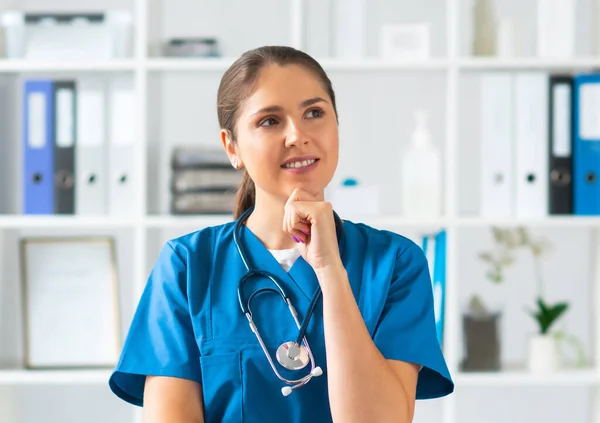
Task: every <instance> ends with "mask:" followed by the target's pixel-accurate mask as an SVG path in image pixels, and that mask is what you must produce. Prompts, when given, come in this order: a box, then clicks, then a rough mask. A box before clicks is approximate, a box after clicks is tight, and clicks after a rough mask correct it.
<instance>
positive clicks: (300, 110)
mask: <svg viewBox="0 0 600 423" xmlns="http://www.w3.org/2000/svg"><path fill="white" fill-rule="evenodd" d="M226 148H227V150H228V153H230V155H231V154H232V153H234V151H235V157H236V158H237V159H238V162H241V163H242V164H243V165H244V166H245V167H246V170H247V171H248V173H249V174H250V177H251V178H252V180H253V181H254V183H255V185H256V188H257V190H262V191H265V192H267V193H269V194H272V195H276V196H281V197H286V198H287V197H288V196H289V195H290V194H291V193H292V191H293V190H294V189H295V188H303V189H305V190H307V191H309V192H311V193H312V194H313V195H317V196H321V197H322V192H323V190H324V188H325V187H326V186H327V184H329V182H330V181H331V178H332V177H333V175H334V173H335V169H336V167H337V162H338V125H337V120H336V116H335V112H334V109H333V105H332V104H331V99H330V98H329V96H328V94H327V92H326V91H325V89H324V88H323V86H322V85H321V83H320V81H319V80H318V79H317V78H316V77H315V76H314V75H313V74H312V73H310V72H309V71H307V70H305V69H304V68H302V67H301V66H297V65H288V66H279V65H269V66H268V67H266V68H264V69H263V70H262V71H261V74H260V76H259V79H258V81H257V84H256V89H255V91H254V92H253V94H252V95H251V96H250V97H249V98H248V99H247V101H245V102H244V104H243V105H242V107H241V109H240V113H239V118H238V122H237V143H234V144H233V145H232V146H229V147H227V146H226Z"/></svg>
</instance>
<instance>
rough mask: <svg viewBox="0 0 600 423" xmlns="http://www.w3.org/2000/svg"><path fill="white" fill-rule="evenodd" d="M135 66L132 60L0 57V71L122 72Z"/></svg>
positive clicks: (133, 68)
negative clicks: (63, 59) (19, 58)
mask: <svg viewBox="0 0 600 423" xmlns="http://www.w3.org/2000/svg"><path fill="white" fill-rule="evenodd" d="M135 68H136V62H135V61H134V60H114V61H96V60H94V61H86V60H79V61H39V60H14V59H0V73H47V72H123V71H133V70H135Z"/></svg>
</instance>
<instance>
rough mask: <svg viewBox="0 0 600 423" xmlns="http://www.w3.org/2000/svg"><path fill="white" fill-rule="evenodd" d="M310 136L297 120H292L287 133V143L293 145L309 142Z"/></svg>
mask: <svg viewBox="0 0 600 423" xmlns="http://www.w3.org/2000/svg"><path fill="white" fill-rule="evenodd" d="M307 143H308V136H307V134H306V133H305V132H304V130H303V129H302V127H301V125H300V124H298V123H297V122H290V124H289V125H288V130H287V132H286V134H285V145H286V147H291V146H294V145H300V144H307Z"/></svg>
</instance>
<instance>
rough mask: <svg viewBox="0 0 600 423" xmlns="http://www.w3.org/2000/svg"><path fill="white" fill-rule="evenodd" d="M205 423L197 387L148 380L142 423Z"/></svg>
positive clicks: (183, 381)
mask: <svg viewBox="0 0 600 423" xmlns="http://www.w3.org/2000/svg"><path fill="white" fill-rule="evenodd" d="M167 422H168V423H204V411H203V405H202V387H201V386H200V384H199V383H197V382H194V381H191V380H187V379H181V378H175V377H162V376H148V377H147V378H146V384H145V390H144V423H167Z"/></svg>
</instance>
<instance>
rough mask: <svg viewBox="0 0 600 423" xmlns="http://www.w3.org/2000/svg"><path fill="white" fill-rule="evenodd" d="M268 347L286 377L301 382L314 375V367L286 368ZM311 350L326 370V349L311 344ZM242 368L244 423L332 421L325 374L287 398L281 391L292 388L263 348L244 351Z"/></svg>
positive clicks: (270, 346)
mask: <svg viewBox="0 0 600 423" xmlns="http://www.w3.org/2000/svg"><path fill="white" fill-rule="evenodd" d="M309 342H310V341H309ZM268 348H269V351H270V352H272V353H271V357H272V358H273V362H274V364H275V366H276V368H277V369H278V371H279V373H280V374H281V376H283V377H284V378H287V379H300V378H302V377H303V376H305V375H306V374H308V373H309V372H310V364H309V365H308V366H306V367H305V368H304V369H302V370H298V371H290V370H286V369H284V368H282V367H281V366H280V365H279V364H278V363H277V360H276V359H275V357H274V350H275V349H274V346H273V345H269V346H268ZM311 348H312V350H313V353H316V354H315V359H316V361H317V363H316V364H317V365H318V366H321V367H322V368H323V369H324V371H325V370H326V368H325V367H326V363H325V362H324V361H323V360H324V356H325V353H324V349H323V347H322V346H317V345H314V346H313V345H312V344H311ZM241 368H242V372H241V374H242V395H243V400H242V407H243V416H244V422H261V423H271V422H273V423H275V422H278V423H279V422H286V423H306V422H319V423H328V422H331V414H330V409H329V399H328V398H329V397H328V392H327V378H326V374H325V373H324V374H323V375H321V376H319V377H314V378H312V379H311V380H310V382H308V383H307V384H306V385H304V386H302V387H300V388H298V389H295V390H294V391H293V392H292V393H291V394H290V395H289V396H287V397H285V396H283V394H282V393H281V388H282V387H284V386H288V385H287V384H286V383H285V382H282V381H281V380H279V378H278V377H277V376H276V375H275V373H274V372H273V369H272V368H271V365H270V364H269V361H268V360H267V357H265V355H264V353H263V351H262V349H260V348H248V349H244V350H243V351H242V352H241ZM232 421H233V420H232Z"/></svg>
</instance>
